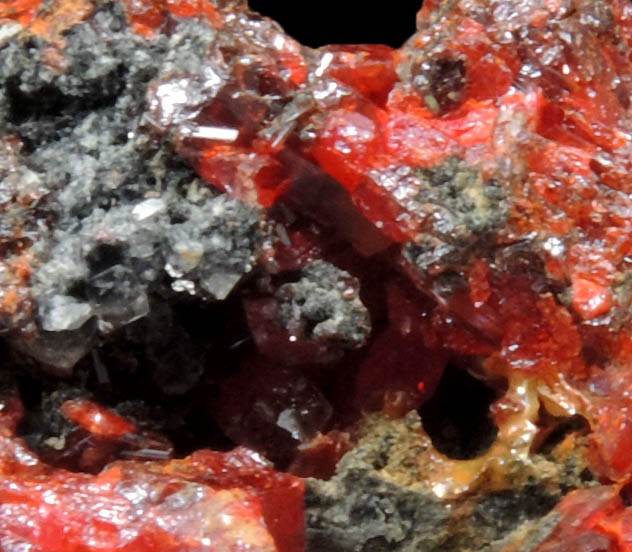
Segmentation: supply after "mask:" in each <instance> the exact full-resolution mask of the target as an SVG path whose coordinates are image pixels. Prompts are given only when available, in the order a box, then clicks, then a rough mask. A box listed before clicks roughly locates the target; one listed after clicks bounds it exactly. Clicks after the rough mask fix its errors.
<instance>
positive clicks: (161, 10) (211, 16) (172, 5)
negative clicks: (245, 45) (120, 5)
mask: <svg viewBox="0 0 632 552" xmlns="http://www.w3.org/2000/svg"><path fill="white" fill-rule="evenodd" d="M124 3H125V8H126V10H127V18H128V20H129V22H130V23H131V25H132V28H133V29H134V31H135V32H137V33H138V34H141V35H143V36H145V37H147V38H151V37H152V36H153V35H154V34H155V33H156V31H158V29H159V28H160V26H161V25H162V24H163V23H164V20H165V15H167V14H173V15H175V16H178V17H203V18H206V19H207V20H208V22H209V23H210V24H211V25H213V26H215V27H221V26H222V17H221V15H220V14H219V11H218V10H217V7H216V6H215V4H214V2H212V1H211V0H125V2H124Z"/></svg>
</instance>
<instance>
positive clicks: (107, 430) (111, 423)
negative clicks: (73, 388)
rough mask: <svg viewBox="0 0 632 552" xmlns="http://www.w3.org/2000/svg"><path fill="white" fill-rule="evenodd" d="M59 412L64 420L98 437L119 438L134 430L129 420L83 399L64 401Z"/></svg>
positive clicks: (134, 427)
mask: <svg viewBox="0 0 632 552" xmlns="http://www.w3.org/2000/svg"><path fill="white" fill-rule="evenodd" d="M60 410H61V412H62V413H63V415H64V416H66V418H68V419H69V420H71V421H73V422H75V423H76V424H77V425H78V426H80V427H82V428H83V429H85V430H86V431H89V432H90V433H92V434H94V435H98V436H99V437H121V436H123V435H126V434H127V433H132V432H134V431H135V430H136V426H135V425H134V424H133V423H132V422H130V421H129V420H126V419H125V418H123V417H122V416H119V415H118V414H115V413H114V412H112V411H111V410H108V409H107V408H105V407H103V406H101V405H98V404H96V403H94V402H92V401H88V400H85V399H73V400H69V401H66V402H64V403H63V404H62V405H61V408H60Z"/></svg>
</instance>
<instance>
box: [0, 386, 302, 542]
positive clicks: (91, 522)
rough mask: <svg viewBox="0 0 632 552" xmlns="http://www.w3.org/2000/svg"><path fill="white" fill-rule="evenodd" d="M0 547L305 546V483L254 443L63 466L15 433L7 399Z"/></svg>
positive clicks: (1, 422) (13, 402) (0, 441)
mask: <svg viewBox="0 0 632 552" xmlns="http://www.w3.org/2000/svg"><path fill="white" fill-rule="evenodd" d="M0 405H1V406H2V408H1V409H0V549H2V550H3V551H6V552H16V551H18V550H24V549H25V547H28V549H29V550H37V551H38V552H91V551H94V552H96V551H99V552H115V551H125V552H141V551H150V550H151V551H158V550H160V551H161V552H163V551H164V552H171V551H172V552H176V551H177V552H185V551H191V552H193V551H196V552H199V551H202V550H204V551H208V552H227V551H229V552H301V551H302V550H303V548H304V543H303V492H304V484H303V483H302V482H301V481H300V480H299V479H297V478H295V477H292V476H289V475H285V474H280V473H277V472H275V471H274V470H272V469H271V468H270V467H269V466H268V465H267V464H266V463H264V462H263V461H262V460H261V459H260V458H259V457H258V456H257V455H256V454H254V453H252V452H250V451H248V450H246V449H236V450H234V451H233V452H229V453H220V452H214V451H204V450H202V451H198V452H196V453H195V454H193V455H192V456H189V457H187V458H184V459H182V460H173V461H170V462H131V461H129V462H128V461H120V462H115V463H113V464H110V466H108V467H107V468H106V469H105V470H104V471H102V472H101V473H100V474H98V475H96V476H93V475H88V474H81V473H72V472H68V471H66V470H62V469H54V468H51V467H50V466H47V465H45V464H43V463H42V462H41V461H39V460H38V459H37V458H36V457H35V456H34V455H33V454H32V453H31V452H30V451H29V450H28V449H27V448H26V447H25V446H24V443H23V442H22V440H21V439H18V438H16V437H15V436H14V431H15V427H16V425H17V422H18V420H19V418H20V417H21V411H22V407H21V403H20V401H19V399H17V397H16V396H15V395H12V394H8V395H7V394H5V395H3V396H2V399H1V401H0Z"/></svg>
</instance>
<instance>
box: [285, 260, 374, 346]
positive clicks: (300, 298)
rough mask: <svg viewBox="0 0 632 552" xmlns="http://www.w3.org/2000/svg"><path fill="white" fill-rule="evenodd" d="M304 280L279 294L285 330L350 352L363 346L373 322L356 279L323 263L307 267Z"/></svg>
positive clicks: (289, 285)
mask: <svg viewBox="0 0 632 552" xmlns="http://www.w3.org/2000/svg"><path fill="white" fill-rule="evenodd" d="M301 276H302V277H301V279H300V280H299V281H298V282H293V283H289V284H284V285H282V286H281V287H280V288H279V290H278V291H277V293H276V297H277V300H278V301H279V313H280V316H281V321H282V323H283V325H284V326H285V328H286V329H287V330H288V331H289V332H290V333H291V334H293V335H301V336H305V337H307V338H308V339H312V340H314V341H321V342H334V343H339V344H341V345H342V346H345V347H348V348H354V347H360V346H362V345H364V343H365V342H366V340H367V339H368V337H369V334H370V333H371V321H370V317H369V312H368V310H367V308H366V307H365V306H364V305H363V304H362V301H361V300H360V297H359V282H358V280H357V278H354V277H353V276H351V274H349V273H348V272H346V271H344V270H341V269H339V268H337V267H335V266H334V265H332V264H330V263H327V262H325V261H320V260H318V261H312V262H311V263H309V264H308V265H306V266H305V268H304V269H303V271H302V273H301Z"/></svg>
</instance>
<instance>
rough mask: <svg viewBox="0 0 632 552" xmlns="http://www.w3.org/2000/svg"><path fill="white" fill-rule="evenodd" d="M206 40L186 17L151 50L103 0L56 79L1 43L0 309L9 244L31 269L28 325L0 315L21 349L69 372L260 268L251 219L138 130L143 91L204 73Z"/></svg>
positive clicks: (257, 227)
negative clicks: (167, 313)
mask: <svg viewBox="0 0 632 552" xmlns="http://www.w3.org/2000/svg"><path fill="white" fill-rule="evenodd" d="M215 40H216V31H215V30H214V29H213V28H212V27H210V26H208V25H207V24H206V23H205V22H203V21H197V20H195V19H183V20H174V22H173V29H172V30H171V32H170V33H169V36H165V35H161V36H158V37H156V38H155V39H154V40H151V41H147V40H145V39H143V38H141V37H139V36H137V35H135V34H134V33H133V32H132V31H131V30H130V29H129V28H128V25H127V23H126V21H125V16H124V13H123V8H122V6H121V5H120V4H118V3H110V2H103V3H101V4H100V5H99V7H98V8H97V11H96V13H95V14H94V15H93V16H91V17H90V19H89V20H87V21H85V22H82V23H79V24H77V25H75V26H73V27H72V28H71V29H70V30H69V31H68V32H67V33H66V34H65V41H66V45H65V48H64V51H63V56H64V62H65V67H64V70H63V71H58V70H56V69H54V68H51V67H49V66H48V65H47V64H46V62H45V56H46V53H47V49H48V47H49V46H48V44H47V43H46V42H45V41H44V40H42V39H40V38H34V37H25V36H23V35H22V34H20V33H15V34H12V35H7V36H3V37H0V129H2V132H1V133H0V253H2V255H4V257H0V298H1V297H2V294H3V293H4V290H5V289H9V287H8V286H9V285H11V284H12V280H11V274H10V273H8V272H7V269H6V266H9V263H10V262H11V261H13V260H14V258H15V259H17V253H14V251H17V250H18V245H19V246H20V247H23V245H24V243H28V244H31V245H30V249H29V251H28V253H29V256H30V257H29V258H30V259H31V266H32V268H33V272H32V275H31V277H30V289H29V293H30V297H29V300H30V301H31V303H29V304H32V309H31V310H30V313H31V314H26V313H27V310H26V309H22V310H21V312H20V313H19V314H17V313H16V314H15V315H13V316H7V315H6V314H2V313H0V314H1V316H0V334H2V333H4V334H8V335H9V336H10V340H11V342H12V343H13V345H14V346H15V347H16V348H17V349H18V350H20V351H23V352H26V353H27V354H28V355H30V356H32V357H33V358H35V359H36V360H38V361H40V362H42V363H44V364H46V365H50V366H52V367H55V368H56V369H57V370H58V371H60V372H61V373H68V372H69V371H70V370H72V367H73V365H74V364H75V363H76V362H77V361H78V360H79V359H80V358H81V357H82V356H83V355H85V353H86V352H87V351H88V350H89V349H90V348H91V347H92V346H93V345H94V343H95V341H96V340H99V339H102V338H105V337H107V336H108V335H109V334H111V333H112V332H114V331H116V330H118V329H119V328H121V327H123V326H126V325H127V324H129V323H131V322H133V321H135V320H138V319H139V318H142V317H145V316H146V315H147V314H148V313H149V312H150V311H151V309H152V308H153V305H154V304H155V303H156V301H158V302H160V301H178V300H179V299H178V298H179V297H182V298H190V297H191V296H194V297H195V298H197V299H198V300H201V301H217V300H223V299H225V298H226V297H227V296H228V295H229V294H230V293H231V291H232V290H233V289H234V287H235V286H236V285H238V283H239V282H240V281H241V280H242V279H243V277H244V276H245V275H246V274H248V273H249V272H250V271H251V270H252V269H253V267H254V266H255V264H256V260H257V257H258V255H259V250H260V247H261V244H262V241H263V231H262V225H261V222H260V213H259V211H258V209H256V208H254V207H250V206H246V205H244V204H242V203H240V202H238V201H236V200H233V199H229V198H227V197H224V196H219V195H217V194H216V193H215V192H213V191H212V190H211V189H210V188H209V186H208V185H207V184H205V183H202V182H201V181H200V180H199V179H198V178H197V175H196V174H195V173H194V172H193V171H192V170H191V169H190V168H189V167H188V166H186V165H185V164H184V163H183V162H182V161H180V160H179V159H178V158H177V156H176V155H175V154H174V153H173V152H172V150H171V146H170V145H169V144H167V143H166V141H164V142H161V141H160V140H157V139H155V138H154V137H152V136H150V134H149V133H148V132H147V128H146V125H147V121H146V119H145V115H146V114H147V112H148V111H147V108H148V106H147V99H146V98H147V90H148V86H150V84H151V83H152V82H159V81H160V80H161V79H164V78H168V77H172V76H173V75H175V74H176V73H180V72H181V73H184V74H187V73H190V74H200V73H203V70H202V69H201V68H202V67H208V66H209V52H210V49H211V46H212V44H213V43H214V41H215ZM217 78H221V77H219V76H218V77H217ZM15 137H19V140H18V141H16V139H15ZM23 196H25V197H26V199H25V198H24V197H23ZM5 226H6V228H4V227H5ZM16 228H19V229H20V240H22V241H20V242H19V243H18V244H17V245H16V244H15V243H14V242H16V230H15V229H16ZM3 263H6V266H5V264H3ZM3 271H4V272H3ZM3 286H4V287H3ZM29 317H30V318H29ZM16 330H22V332H21V333H19V334H18V332H16ZM23 336H25V337H23ZM26 336H27V337H26Z"/></svg>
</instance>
